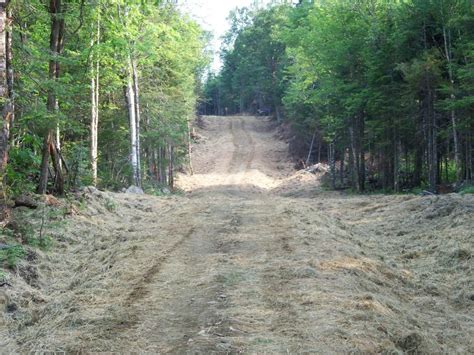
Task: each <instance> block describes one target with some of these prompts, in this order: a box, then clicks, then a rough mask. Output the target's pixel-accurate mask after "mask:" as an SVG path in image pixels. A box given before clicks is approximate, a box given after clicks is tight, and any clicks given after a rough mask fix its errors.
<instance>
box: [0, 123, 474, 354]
mask: <svg viewBox="0 0 474 355" xmlns="http://www.w3.org/2000/svg"><path fill="white" fill-rule="evenodd" d="M198 134H199V135H200V136H201V139H200V140H199V142H198V144H195V147H194V152H193V163H194V168H195V175H194V176H189V175H181V176H180V177H179V185H180V187H181V188H182V189H183V190H185V191H186V193H185V194H184V196H172V197H167V198H157V197H151V196H135V195H126V194H113V193H109V192H100V191H97V190H93V189H89V190H88V191H86V192H85V193H84V196H83V198H84V199H85V200H86V202H87V207H86V208H85V209H84V210H82V211H81V212H80V213H78V214H77V215H76V216H74V217H71V218H70V219H69V221H68V223H67V225H66V226H65V227H64V230H61V231H58V232H57V234H58V235H57V236H56V238H57V239H58V242H57V245H56V247H55V248H54V249H53V250H52V251H51V252H49V253H39V255H38V256H37V257H36V258H34V260H31V261H30V262H29V264H28V266H27V267H30V268H32V270H33V273H36V274H35V275H37V276H36V277H35V282H27V281H28V279H27V278H26V279H25V277H24V273H23V277H21V276H20V273H19V274H18V275H17V276H15V277H14V278H13V279H12V280H11V284H12V286H11V287H3V288H0V306H1V304H4V305H6V306H7V307H6V308H7V310H8V312H6V313H4V315H3V317H0V352H17V351H22V352H30V351H47V350H49V351H59V350H64V351H68V352H73V351H74V352H76V351H79V352H99V351H110V352H129V351H137V352H150V353H203V354H204V353H239V352H243V353H325V354H326V353H348V352H352V353H386V354H397V353H403V352H405V353H412V354H417V353H418V354H421V353H430V354H431V353H474V340H473V339H474V312H473V311H474V288H473V286H474V282H473V273H472V265H473V262H472V253H473V232H472V231H473V230H474V218H473V216H474V198H473V197H472V196H460V195H455V194H451V195H445V196H431V197H419V196H414V195H405V196H383V195H371V196H350V195H344V194H340V193H335V192H325V191H323V190H322V189H321V188H320V186H319V179H320V176H318V175H313V174H309V173H304V172H299V173H296V174H295V173H294V172H293V171H292V169H291V163H290V162H289V160H288V158H287V155H286V151H287V146H286V144H285V142H283V141H281V140H278V139H276V137H275V136H276V132H275V130H274V127H273V126H272V124H271V123H270V122H267V121H265V120H263V119H256V118H253V117H227V118H217V117H207V118H206V119H205V127H204V128H203V129H200V130H198ZM24 267H26V266H24ZM2 289H3V290H4V291H1V290H2ZM5 290H6V291H5ZM12 304H14V305H15V307H13V308H12V306H11V305H12Z"/></svg>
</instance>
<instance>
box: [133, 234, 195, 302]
mask: <svg viewBox="0 0 474 355" xmlns="http://www.w3.org/2000/svg"><path fill="white" fill-rule="evenodd" d="M194 230H195V228H194V227H191V228H190V229H189V230H188V231H187V232H186V234H185V235H184V236H183V237H181V239H180V240H179V241H177V242H176V243H175V244H174V245H173V246H172V247H171V248H169V249H168V250H166V251H165V252H164V253H163V255H161V256H160V257H159V258H158V260H157V261H156V262H155V263H154V264H153V266H152V267H151V268H149V269H148V270H147V271H146V272H145V273H144V274H143V278H142V279H141V280H140V281H139V282H138V283H137V284H136V285H135V286H134V287H133V289H132V291H131V292H130V293H129V295H128V297H127V299H126V302H125V305H126V306H132V305H133V304H135V303H136V302H138V301H139V300H141V299H142V298H144V297H145V296H146V295H147V294H148V292H149V291H148V290H147V286H148V285H149V284H150V283H152V281H153V278H154V277H155V276H156V275H157V274H158V273H159V272H160V270H161V268H162V266H163V264H164V263H165V262H166V261H167V260H168V259H169V258H170V257H171V256H172V254H173V253H174V252H175V251H176V250H177V249H178V248H179V247H180V246H181V245H183V243H184V242H185V241H186V240H187V239H189V238H191V236H192V234H193V233H194Z"/></svg>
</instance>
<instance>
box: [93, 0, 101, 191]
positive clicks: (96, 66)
mask: <svg viewBox="0 0 474 355" xmlns="http://www.w3.org/2000/svg"><path fill="white" fill-rule="evenodd" d="M97 11H98V14H97V33H96V38H95V44H96V45H97V46H98V45H99V44H100V2H99V5H98V8H97ZM92 46H94V40H92ZM91 75H92V79H91V111H92V112H91V169H92V184H93V185H94V186H97V160H98V152H97V151H98V129H99V78H100V62H99V58H98V56H97V54H96V57H95V63H94V60H91Z"/></svg>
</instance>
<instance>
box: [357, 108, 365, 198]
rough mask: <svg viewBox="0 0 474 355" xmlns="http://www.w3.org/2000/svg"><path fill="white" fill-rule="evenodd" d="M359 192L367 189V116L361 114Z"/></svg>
mask: <svg viewBox="0 0 474 355" xmlns="http://www.w3.org/2000/svg"><path fill="white" fill-rule="evenodd" d="M358 123H359V124H358V126H359V144H358V146H359V154H360V156H359V175H358V176H359V183H358V186H359V192H362V191H364V190H365V138H364V137H365V117H364V115H362V114H361V115H359V122H358Z"/></svg>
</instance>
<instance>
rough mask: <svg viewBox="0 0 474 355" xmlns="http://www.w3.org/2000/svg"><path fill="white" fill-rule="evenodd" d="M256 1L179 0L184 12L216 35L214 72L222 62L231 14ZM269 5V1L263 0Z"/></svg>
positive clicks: (213, 44) (214, 41)
mask: <svg viewBox="0 0 474 355" xmlns="http://www.w3.org/2000/svg"><path fill="white" fill-rule="evenodd" d="M253 2H254V0H179V1H178V4H179V6H180V8H181V9H182V10H184V11H185V12H187V13H189V14H190V15H191V17H192V18H194V19H195V20H196V21H197V22H198V23H199V24H200V25H201V26H202V27H203V28H204V29H205V30H206V31H210V32H212V33H213V35H214V40H213V42H212V50H213V51H214V62H213V64H212V69H213V71H218V70H219V68H220V66H221V62H220V59H219V49H220V47H221V43H222V41H221V37H222V36H223V35H224V34H225V33H226V31H227V30H228V29H229V23H228V22H227V17H228V15H229V12H230V11H231V10H233V9H235V8H236V7H244V6H249V5H251V4H252V3H253ZM260 2H262V3H268V2H269V0H261V1H260Z"/></svg>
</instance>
